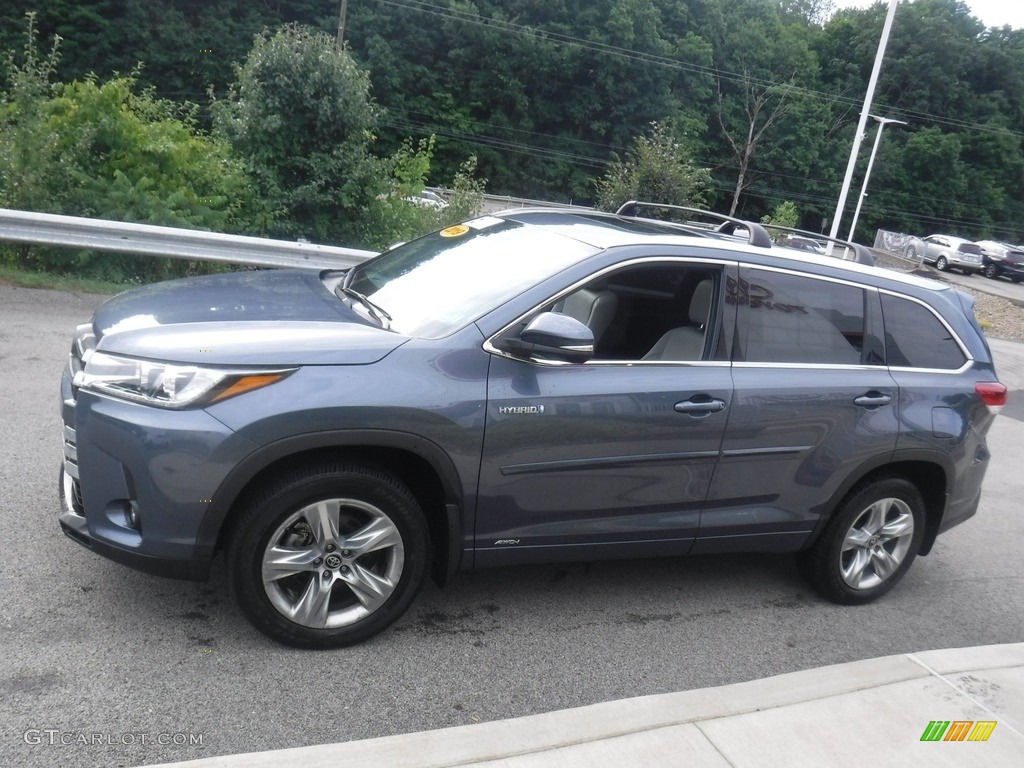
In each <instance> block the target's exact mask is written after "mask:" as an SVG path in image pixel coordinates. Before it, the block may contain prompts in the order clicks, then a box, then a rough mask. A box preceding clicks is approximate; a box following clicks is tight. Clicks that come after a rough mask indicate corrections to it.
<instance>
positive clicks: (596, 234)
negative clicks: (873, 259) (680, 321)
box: [492, 208, 949, 290]
mask: <svg viewBox="0 0 1024 768" xmlns="http://www.w3.org/2000/svg"><path fill="white" fill-rule="evenodd" d="M492 215H493V216H494V217H496V218H501V219H505V220H508V221H517V222H520V223H522V224H529V225H536V226H543V227H544V228H545V229H548V230H550V231H554V232H557V233H559V234H561V235H563V236H565V237H569V238H571V239H573V240H577V241H579V242H582V243H585V244H587V245H590V246H592V247H594V248H599V249H602V250H604V249H607V248H612V247H616V246H625V245H641V244H644V245H681V244H688V245H692V246H696V247H701V248H715V249H716V250H723V249H724V250H728V251H734V252H736V253H737V254H752V253H763V254H764V255H766V256H771V257H774V258H782V259H788V260H791V261H793V262H799V263H801V264H818V265H821V266H825V267H833V268H836V267H838V268H841V269H847V270H849V271H851V272H858V273H861V274H864V275H874V276H881V277H885V278H887V279H891V280H895V281H897V282H903V283H908V284H912V285H916V286H919V287H921V288H928V289H931V290H948V288H949V286H947V285H946V284H944V283H940V282H939V281H937V280H932V279H930V278H923V277H918V276H916V275H910V274H905V273H901V272H894V271H892V270H884V269H881V268H879V267H873V266H868V265H866V264H858V263H857V262H855V261H847V260H844V259H840V258H836V257H834V256H826V255H822V254H815V253H812V252H810V251H800V250H797V249H794V248H787V247H785V246H778V247H772V248H759V247H756V246H751V245H749V244H748V243H747V241H746V239H745V238H743V237H737V236H735V235H725V234H721V233H718V232H715V231H713V230H706V229H702V228H701V227H699V226H692V225H689V226H688V225H681V224H675V223H672V222H661V221H654V220H651V219H642V218H635V217H631V216H618V215H615V214H611V213H604V212H601V211H595V210H590V209H574V210H570V209H557V208H516V209H511V210H506V211H500V212H498V213H495V214H492Z"/></svg>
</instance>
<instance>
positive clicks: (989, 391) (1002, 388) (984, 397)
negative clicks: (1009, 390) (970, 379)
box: [974, 381, 1006, 409]
mask: <svg viewBox="0 0 1024 768" xmlns="http://www.w3.org/2000/svg"><path fill="white" fill-rule="evenodd" d="M974 391H975V392H977V393H978V397H980V398H981V402H983V403H984V404H985V405H987V406H988V407H989V408H995V409H998V408H1002V407H1003V406H1004V405H1006V385H1005V384H1000V383H999V382H998V381H978V382H975V384H974Z"/></svg>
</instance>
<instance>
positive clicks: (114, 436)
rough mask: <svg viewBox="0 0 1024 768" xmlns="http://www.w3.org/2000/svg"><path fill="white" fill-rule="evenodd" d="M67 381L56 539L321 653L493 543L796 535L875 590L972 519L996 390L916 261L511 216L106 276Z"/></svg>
mask: <svg viewBox="0 0 1024 768" xmlns="http://www.w3.org/2000/svg"><path fill="white" fill-rule="evenodd" d="M730 232H731V234H730ZM737 233H742V236H740V235H739V234H737ZM61 394H62V401H63V430H64V460H63V466H62V469H61V472H60V498H61V502H62V503H61V506H62V510H61V512H60V517H59V519H60V525H61V526H62V528H63V530H64V531H65V533H66V534H67V535H68V536H70V537H71V538H72V539H74V540H75V541H77V542H79V543H80V544H82V545H84V546H86V547H88V548H90V549H91V550H93V551H94V552H96V553H98V554H101V555H104V556H106V557H109V558H111V559H113V560H116V561H119V562H121V563H124V564H126V565H129V566H133V567H135V568H138V569H141V570H143V571H147V572H150V573H156V574H162V575H166V576H175V577H180V578H189V579H200V580H201V579H205V578H206V577H207V574H208V572H209V570H210V564H211V560H212V559H213V558H214V557H215V556H217V555H218V553H220V552H223V553H224V554H225V556H226V558H227V564H228V568H229V573H230V580H231V582H232V584H233V588H234V592H235V594H236V596H237V599H238V601H239V603H240V605H241V607H242V609H243V610H244V613H245V614H246V615H247V616H248V618H249V619H250V620H251V621H252V622H253V624H255V626H256V627H258V628H259V629H260V630H261V631H263V632H264V633H266V634H267V635H270V636H271V637H273V638H276V639H277V640H279V641H282V642H285V643H289V644H293V645H297V646H304V647H317V648H329V647H338V646H343V645H348V644H351V643H354V642H358V641H361V640H363V639H366V638H368V637H370V636H372V635H374V634H376V633H378V632H380V631H381V630H382V629H384V628H385V627H387V626H388V625H389V624H391V623H392V622H393V621H395V620H396V619H397V618H398V617H399V616H400V615H401V614H402V612H403V611H404V610H405V609H406V608H407V607H408V606H409V604H410V602H411V601H412V600H413V597H414V595H415V594H416V591H417V589H418V588H419V587H420V585H421V583H422V581H423V580H424V579H425V578H427V577H428V576H432V577H433V578H434V579H436V580H437V581H438V582H441V583H443V582H444V581H446V580H447V579H449V578H450V577H451V576H452V575H453V574H455V573H456V572H458V571H462V570H469V569H474V568H481V567H485V566H502V565H511V564H517V563H537V562H551V561H568V560H587V561H593V560H599V559H614V558H628V557H648V556H675V555H686V554H706V553H716V552H776V553H784V552H792V553H796V557H797V558H798V562H799V564H800V567H801V570H802V571H803V573H804V574H805V576H806V577H807V579H808V580H809V581H810V583H811V584H812V585H813V586H814V587H815V588H816V589H817V590H818V591H819V592H820V593H821V594H822V595H823V596H825V597H826V598H828V599H830V600H833V601H836V602H839V603H847V604H854V603H864V602H867V601H869V600H873V599H875V598H877V597H879V596H880V595H882V594H883V593H885V592H886V591H887V590H888V589H889V588H891V587H892V586H893V585H894V584H895V583H896V582H897V581H898V580H899V579H900V578H901V577H902V576H903V575H904V574H905V573H906V571H907V569H908V568H909V567H910V565H911V563H912V562H913V560H914V559H915V557H916V556H917V555H925V554H927V553H928V551H929V550H930V549H931V548H932V546H933V544H934V542H935V540H936V537H937V536H938V535H939V534H941V533H942V532H944V531H946V530H948V529H949V528H951V527H952V526H954V525H957V524H959V523H961V522H963V521H964V520H966V519H967V518H969V517H971V516H972V515H973V514H975V512H976V510H977V509H978V504H979V499H980V495H981V485H982V479H983V477H984V475H985V470H986V468H987V467H988V463H989V452H988V448H987V446H986V443H985V434H986V432H987V431H988V429H989V427H990V426H991V424H992V422H993V419H994V414H995V412H996V410H997V409H998V407H999V406H1000V405H1002V404H1003V403H1004V402H1005V398H1006V388H1005V387H1004V386H1003V385H1002V384H1000V383H999V380H998V379H997V377H996V372H995V368H994V365H993V360H992V355H991V353H990V351H989V348H988V345H987V343H986V340H985V337H984V335H983V334H982V331H981V329H980V328H979V325H978V323H977V322H976V320H975V318H974V313H973V301H972V299H971V298H970V297H968V296H967V295H965V294H963V293H960V292H958V291H956V290H953V289H951V288H949V287H947V286H945V285H943V284H940V283H938V282H933V281H930V280H925V279H921V278H918V277H914V276H909V275H901V274H897V273H894V272H889V271H885V270H882V269H878V268H875V267H871V266H865V265H863V264H860V263H855V262H850V261H843V260H840V259H834V258H829V257H827V256H824V255H818V254H814V253H808V252H800V251H796V250H793V249H787V248H783V247H779V246H773V245H772V244H771V242H770V240H768V238H767V235H766V233H765V231H764V229H762V228H761V227H760V226H759V225H756V224H744V225H743V227H732V228H731V229H730V230H729V231H728V232H726V231H702V230H699V229H697V228H693V227H689V228H688V227H685V226H679V225H673V224H669V223H665V222H659V221H654V220H651V219H644V218H640V217H638V216H629V215H613V214H600V213H596V212H563V211H551V210H522V211H510V212H505V213H502V214H499V215H494V216H485V217H482V218H477V219H475V220H472V221H467V222H466V223H464V224H460V225H457V226H453V227H449V228H447V229H444V230H441V231H440V232H436V233H434V234H430V235H427V236H425V237H422V238H420V239H418V240H414V241H412V242H409V243H407V244H405V245H402V246H400V247H397V248H394V249H392V250H389V251H387V252H386V253H384V254H382V255H380V256H378V257H376V258H374V259H372V260H369V261H366V262H364V263H362V264H360V265H359V266H356V267H354V268H352V269H349V270H337V271H330V270H328V271H323V272H315V271H302V270H280V271H248V272H240V273H237V274H218V275H210V276H205V277H195V278H189V279H184V280H176V281H172V282H165V283H159V284H155V285H149V286H146V287H142V288H136V289H134V290H130V291H127V292H125V293H122V294H120V295H118V296H116V297H114V298H112V299H110V300H109V301H107V302H106V303H105V304H104V305H103V306H102V307H101V308H100V309H99V310H98V311H97V312H96V314H95V316H94V317H93V318H92V319H91V320H90V321H89V322H87V323H85V324H83V325H81V326H80V327H79V328H78V329H77V330H76V332H75V335H74V339H73V343H72V345H71V354H70V358H69V362H68V366H67V369H66V371H65V373H64V375H63V379H62V381H61Z"/></svg>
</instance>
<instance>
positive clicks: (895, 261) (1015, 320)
mask: <svg viewBox="0 0 1024 768" xmlns="http://www.w3.org/2000/svg"><path fill="white" fill-rule="evenodd" d="M873 253H874V254H875V260H876V263H877V264H878V266H880V267H885V268H886V269H893V270H897V271H899V272H912V271H913V270H914V267H915V264H914V263H912V262H908V261H906V260H905V259H901V258H899V257H897V256H890V255H888V254H885V253H882V252H879V251H873ZM929 277H932V278H933V279H934V278H935V275H929ZM939 279H940V280H941V278H939ZM956 288H957V289H958V290H961V291H963V292H964V293H968V294H970V295H971V296H973V297H974V299H975V301H976V302H977V303H976V304H975V305H974V314H975V316H976V317H977V318H978V322H979V323H981V327H982V328H983V329H984V330H985V335H986V336H988V337H989V338H991V339H1003V340H1004V341H1019V342H1024V307H1022V306H1020V305H1018V304H1015V303H1013V302H1012V301H1010V300H1009V299H1004V298H1002V297H1001V296H993V295H992V294H989V293H984V292H983V291H977V290H974V289H972V288H965V287H963V286H962V285H958V286H956Z"/></svg>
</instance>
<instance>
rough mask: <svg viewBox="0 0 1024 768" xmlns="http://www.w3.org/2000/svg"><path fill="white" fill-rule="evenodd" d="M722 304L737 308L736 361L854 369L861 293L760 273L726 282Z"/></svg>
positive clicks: (861, 335)
mask: <svg viewBox="0 0 1024 768" xmlns="http://www.w3.org/2000/svg"><path fill="white" fill-rule="evenodd" d="M726 301H727V302H728V303H731V304H738V305H739V307H740V312H739V320H738V334H737V335H738V341H739V344H738V346H737V347H736V349H735V350H734V356H735V359H736V360H737V361H746V362H756V363H803V364H822V365H860V364H861V363H862V362H863V361H864V346H865V338H866V328H865V325H866V324H865V291H864V289H862V288H858V287H856V286H852V285H847V284H844V283H836V282H832V281H830V280H821V279H817V278H813V277H806V276H801V275H792V274H788V273H782V272H774V271H769V270H760V269H742V270H740V279H739V280H738V281H736V280H729V281H728V284H727V286H726Z"/></svg>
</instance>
